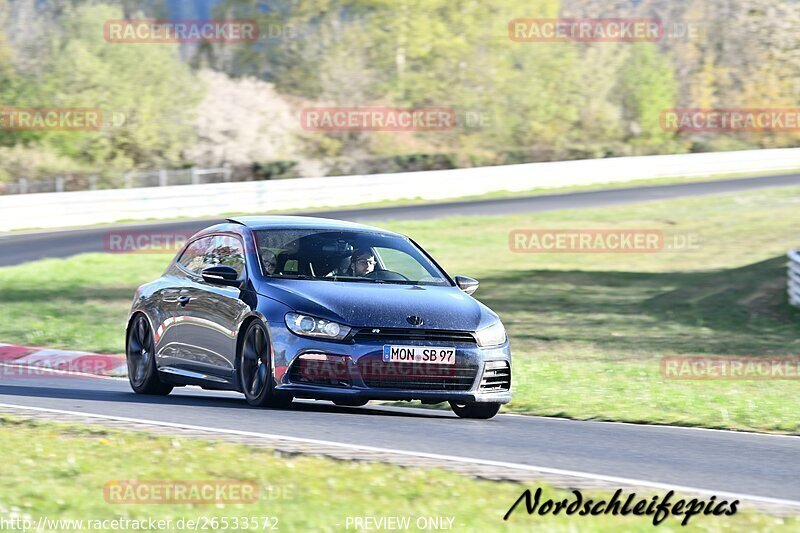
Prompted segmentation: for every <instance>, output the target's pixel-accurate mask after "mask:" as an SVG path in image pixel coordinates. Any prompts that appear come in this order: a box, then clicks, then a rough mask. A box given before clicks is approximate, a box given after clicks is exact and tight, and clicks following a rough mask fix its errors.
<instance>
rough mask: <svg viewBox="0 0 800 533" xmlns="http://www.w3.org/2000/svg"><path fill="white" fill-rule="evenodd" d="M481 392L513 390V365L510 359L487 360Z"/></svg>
mask: <svg viewBox="0 0 800 533" xmlns="http://www.w3.org/2000/svg"><path fill="white" fill-rule="evenodd" d="M478 390H479V391H480V392H500V391H507V390H511V367H510V366H509V364H508V361H487V362H486V364H485V366H484V367H483V377H482V378H481V386H480V387H479V389H478Z"/></svg>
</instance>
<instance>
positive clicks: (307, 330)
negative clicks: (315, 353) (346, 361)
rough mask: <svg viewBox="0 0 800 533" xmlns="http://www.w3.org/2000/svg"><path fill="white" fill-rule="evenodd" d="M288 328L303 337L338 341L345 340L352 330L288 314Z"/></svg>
mask: <svg viewBox="0 0 800 533" xmlns="http://www.w3.org/2000/svg"><path fill="white" fill-rule="evenodd" d="M286 327H288V328H289V329H290V330H291V331H292V333H294V334H296V335H301V336H303V337H318V338H322V339H331V340H336V341H340V340H342V339H344V338H345V337H347V335H348V334H349V333H350V328H349V327H347V326H343V325H342V324H338V323H336V322H332V321H330V320H325V319H324V318H316V317H313V316H308V315H301V314H300V313H286Z"/></svg>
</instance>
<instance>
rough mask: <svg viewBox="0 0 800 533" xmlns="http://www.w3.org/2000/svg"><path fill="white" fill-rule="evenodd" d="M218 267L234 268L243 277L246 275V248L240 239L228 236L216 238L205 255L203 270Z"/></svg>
mask: <svg viewBox="0 0 800 533" xmlns="http://www.w3.org/2000/svg"><path fill="white" fill-rule="evenodd" d="M218 265H224V266H229V267H233V268H234V269H235V270H236V273H237V274H239V276H240V277H241V275H242V273H244V247H243V246H242V243H241V242H240V241H239V239H237V238H235V237H229V236H227V235H217V236H216V237H214V243H213V245H212V246H211V247H210V248H209V249H208V250H207V251H206V253H205V258H204V261H203V268H208V267H212V266H218Z"/></svg>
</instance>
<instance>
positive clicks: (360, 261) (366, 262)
mask: <svg viewBox="0 0 800 533" xmlns="http://www.w3.org/2000/svg"><path fill="white" fill-rule="evenodd" d="M356 264H362V265H370V266H375V264H376V263H375V260H374V259H372V260H367V259H359V260H358V261H356Z"/></svg>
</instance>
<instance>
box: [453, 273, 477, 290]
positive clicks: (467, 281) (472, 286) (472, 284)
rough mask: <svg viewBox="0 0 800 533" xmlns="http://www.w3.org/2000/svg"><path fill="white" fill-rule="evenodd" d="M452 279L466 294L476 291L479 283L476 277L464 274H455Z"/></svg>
mask: <svg viewBox="0 0 800 533" xmlns="http://www.w3.org/2000/svg"><path fill="white" fill-rule="evenodd" d="M454 279H455V282H456V285H458V288H459V289H461V290H462V291H464V292H466V293H467V294H472V293H473V292H475V291H477V290H478V285H480V282H479V281H478V280H477V279H472V278H468V277H466V276H456V277H455V278H454Z"/></svg>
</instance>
